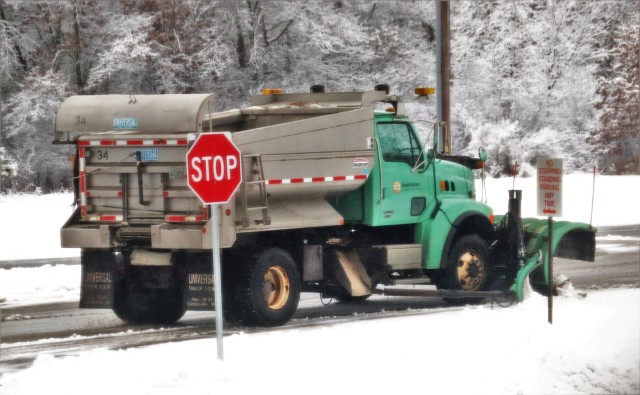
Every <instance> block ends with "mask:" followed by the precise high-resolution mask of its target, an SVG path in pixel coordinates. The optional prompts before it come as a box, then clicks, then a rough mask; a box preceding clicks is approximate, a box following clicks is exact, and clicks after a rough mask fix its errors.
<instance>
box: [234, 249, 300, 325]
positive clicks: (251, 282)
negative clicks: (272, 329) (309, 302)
mask: <svg viewBox="0 0 640 395" xmlns="http://www.w3.org/2000/svg"><path fill="white" fill-rule="evenodd" d="M228 278H229V279H230V280H231V279H232V281H230V283H229V287H228V288H226V292H225V296H224V298H223V301H224V304H225V318H226V319H227V321H229V322H230V323H232V324H241V325H248V326H278V325H282V324H284V323H286V322H287V321H289V319H291V317H292V316H293V314H294V313H295V312H296V309H297V308H298V302H299V300H300V290H301V281H300V273H299V271H298V267H297V266H296V264H295V262H294V261H293V258H291V256H290V255H289V254H288V253H287V252H286V251H284V250H282V249H279V248H270V249H268V250H266V251H264V252H262V253H261V254H260V255H258V256H257V257H250V258H249V259H248V260H246V261H245V262H243V263H241V264H240V267H239V268H238V269H237V271H236V272H235V273H234V275H233V277H228Z"/></svg>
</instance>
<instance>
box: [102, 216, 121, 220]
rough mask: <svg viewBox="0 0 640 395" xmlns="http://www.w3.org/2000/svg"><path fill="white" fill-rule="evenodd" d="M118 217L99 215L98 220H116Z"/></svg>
mask: <svg viewBox="0 0 640 395" xmlns="http://www.w3.org/2000/svg"><path fill="white" fill-rule="evenodd" d="M117 220H118V217H117V216H115V215H101V216H100V221H117Z"/></svg>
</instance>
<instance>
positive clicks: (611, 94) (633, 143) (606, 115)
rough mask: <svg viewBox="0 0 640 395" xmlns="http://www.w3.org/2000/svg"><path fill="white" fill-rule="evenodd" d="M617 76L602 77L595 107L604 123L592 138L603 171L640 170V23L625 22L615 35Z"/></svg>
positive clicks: (629, 172)
mask: <svg viewBox="0 0 640 395" xmlns="http://www.w3.org/2000/svg"><path fill="white" fill-rule="evenodd" d="M613 44H614V48H613V51H612V57H613V62H612V67H611V69H612V75H613V78H605V77H600V78H599V79H598V84H597V86H596V93H597V95H598V98H597V101H596V103H595V107H596V108H597V109H598V110H599V114H600V127H598V128H597V129H596V130H595V131H594V132H593V133H592V135H591V138H590V142H591V143H592V145H593V148H594V151H595V152H596V153H598V154H599V158H600V160H599V167H600V169H601V171H603V172H606V173H613V174H638V173H640V25H635V26H634V25H632V26H621V27H619V28H618V29H617V31H616V34H615V36H614V41H613Z"/></svg>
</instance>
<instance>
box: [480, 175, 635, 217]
mask: <svg viewBox="0 0 640 395" xmlns="http://www.w3.org/2000/svg"><path fill="white" fill-rule="evenodd" d="M486 183H487V194H486V199H487V204H489V206H491V207H493V211H494V213H495V214H504V213H506V212H507V208H508V203H509V202H508V198H509V192H508V191H509V190H510V189H513V187H514V181H513V178H511V177H509V178H497V179H492V178H489V179H487V180H486ZM515 189H520V190H522V216H523V217H538V215H537V207H538V206H537V195H536V177H527V178H521V177H516V179H515ZM592 192H593V175H592V174H569V175H565V176H564V177H563V191H562V199H563V210H562V211H563V216H562V217H559V218H557V219H558V220H562V221H577V222H585V223H589V219H590V217H591V197H592V195H593V193H592ZM639 194H640V176H601V175H597V176H596V179H595V196H594V199H593V200H594V209H593V222H592V223H593V225H595V226H611V225H635V224H640V210H639V209H638V208H637V206H638V195H639ZM476 197H477V199H478V200H483V198H484V197H483V195H482V189H481V180H476ZM483 201H484V200H483Z"/></svg>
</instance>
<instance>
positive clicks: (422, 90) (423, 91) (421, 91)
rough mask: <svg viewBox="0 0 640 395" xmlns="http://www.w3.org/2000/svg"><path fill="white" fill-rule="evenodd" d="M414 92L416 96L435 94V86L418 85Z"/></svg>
mask: <svg viewBox="0 0 640 395" xmlns="http://www.w3.org/2000/svg"><path fill="white" fill-rule="evenodd" d="M415 94H416V95H418V96H429V95H435V94H436V88H433V87H426V86H423V87H419V88H416V89H415Z"/></svg>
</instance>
